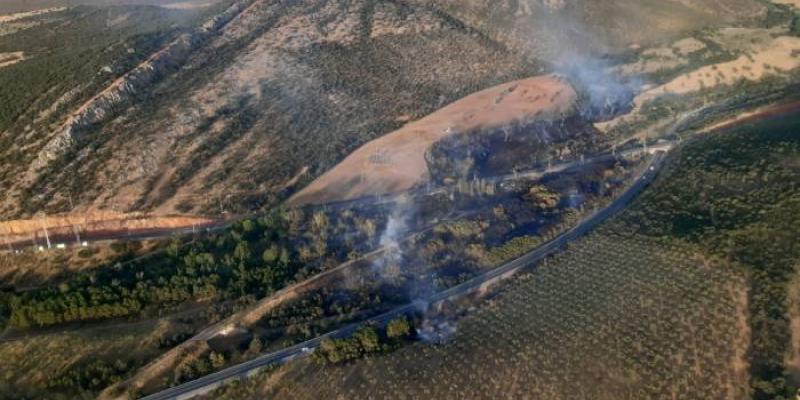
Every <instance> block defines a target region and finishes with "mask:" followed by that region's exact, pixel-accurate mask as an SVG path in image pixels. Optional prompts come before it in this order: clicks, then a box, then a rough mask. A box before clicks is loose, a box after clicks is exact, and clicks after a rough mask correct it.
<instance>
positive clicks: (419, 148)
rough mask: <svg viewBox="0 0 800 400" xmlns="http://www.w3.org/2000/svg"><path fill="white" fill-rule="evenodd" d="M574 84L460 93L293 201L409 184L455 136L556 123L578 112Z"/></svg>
mask: <svg viewBox="0 0 800 400" xmlns="http://www.w3.org/2000/svg"><path fill="white" fill-rule="evenodd" d="M575 102H576V94H575V91H574V89H572V87H571V86H570V85H569V84H568V83H567V82H566V81H565V80H564V79H563V77H557V76H542V77H536V78H528V79H524V80H521V81H515V82H509V83H505V84H503V85H500V86H497V87H493V88H489V89H486V90H483V91H481V92H478V93H474V94H471V95H469V96H467V97H465V98H463V99H459V100H458V101H456V102H455V103H453V104H450V105H448V106H445V107H443V108H441V109H439V110H437V111H436V112H435V113H433V114H430V115H427V116H425V117H424V118H421V119H419V120H417V121H414V122H412V123H409V124H407V125H405V126H404V127H403V128H401V129H399V130H397V131H394V132H392V133H389V134H387V135H384V136H382V137H380V138H379V139H376V140H373V141H371V142H369V143H367V144H366V145H364V146H362V147H360V148H359V149H357V150H356V151H354V152H353V153H351V154H350V155H349V156H348V157H347V158H346V159H345V160H344V161H342V162H341V163H340V164H338V165H337V166H336V167H335V168H334V169H332V170H330V171H328V172H326V173H325V174H323V175H322V176H321V177H320V178H319V179H317V180H315V181H314V182H312V183H311V184H310V185H309V186H307V187H305V188H304V189H303V190H302V191H300V192H299V193H297V194H296V195H295V196H294V197H293V198H292V199H291V201H290V203H292V204H307V203H315V204H324V203H330V202H334V201H343V200H352V199H356V198H359V197H363V196H369V195H383V194H389V193H398V192H402V191H405V190H409V189H411V188H412V187H414V186H415V185H419V184H423V183H425V182H426V181H427V180H428V179H429V178H430V176H429V175H430V174H429V172H428V165H427V163H426V159H425V158H426V153H427V152H429V151H430V149H431V147H432V146H433V145H434V144H436V143H438V142H440V141H442V140H445V139H448V138H450V137H452V136H459V135H480V134H481V132H486V131H492V130H498V129H502V128H507V127H509V126H512V125H531V124H533V123H535V122H550V123H556V122H557V121H560V120H562V119H565V118H566V117H567V116H569V115H572V114H573V113H575V112H576V108H577V107H576V104H575Z"/></svg>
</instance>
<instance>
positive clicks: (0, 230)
mask: <svg viewBox="0 0 800 400" xmlns="http://www.w3.org/2000/svg"><path fill="white" fill-rule="evenodd" d="M217 222H218V221H217V220H214V219H210V218H206V217H198V216H181V215H177V216H150V215H146V214H138V213H136V214H123V213H115V212H93V213H86V214H74V215H48V216H46V217H44V216H42V217H40V218H33V219H21V220H12V221H3V222H0V242H3V243H14V242H21V241H25V240H30V238H31V237H34V236H42V235H43V231H44V228H45V227H46V228H47V233H48V235H51V237H53V238H55V237H60V236H70V235H73V234H74V231H75V230H78V232H79V233H80V234H81V235H89V234H92V233H108V234H113V233H115V232H141V231H168V230H173V229H174V230H177V229H182V228H190V227H192V226H209V225H213V224H215V223H217Z"/></svg>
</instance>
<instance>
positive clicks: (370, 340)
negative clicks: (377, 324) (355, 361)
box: [353, 326, 381, 353]
mask: <svg viewBox="0 0 800 400" xmlns="http://www.w3.org/2000/svg"><path fill="white" fill-rule="evenodd" d="M353 338H354V339H355V340H356V341H358V344H359V345H360V346H361V348H362V349H363V350H364V352H365V353H372V352H375V351H378V349H380V346H381V343H380V339H379V338H378V332H376V331H375V328H373V327H371V326H362V327H360V328H358V330H357V331H356V333H355V334H354V335H353Z"/></svg>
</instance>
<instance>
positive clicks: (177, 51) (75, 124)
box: [32, 0, 254, 171]
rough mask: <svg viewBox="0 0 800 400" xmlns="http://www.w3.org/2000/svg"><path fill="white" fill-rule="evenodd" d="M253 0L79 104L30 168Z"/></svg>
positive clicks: (172, 66) (170, 67)
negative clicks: (81, 104)
mask: <svg viewBox="0 0 800 400" xmlns="http://www.w3.org/2000/svg"><path fill="white" fill-rule="evenodd" d="M253 1H254V0H242V1H238V2H236V3H234V4H233V5H231V6H230V7H228V8H227V9H226V10H225V11H224V12H222V13H220V14H218V15H216V16H214V17H213V18H211V19H210V20H208V21H206V22H205V23H204V24H203V25H202V26H201V27H199V28H197V29H195V30H194V31H193V32H191V33H186V34H183V35H181V36H180V37H178V38H177V39H175V40H173V41H172V42H171V43H169V44H168V45H167V46H166V47H164V48H163V49H161V50H160V51H158V52H157V53H155V54H153V55H152V56H150V57H149V58H148V59H147V60H146V61H145V62H143V63H142V64H140V65H139V66H137V67H136V68H134V69H133V70H131V71H129V72H128V73H126V74H125V75H124V76H122V77H120V78H119V79H117V80H116V81H114V83H112V84H111V85H110V86H109V87H108V88H106V89H105V90H103V91H102V92H101V93H99V94H98V95H96V96H95V97H93V98H92V99H91V100H89V101H88V102H87V103H85V104H84V105H83V106H81V107H80V108H79V109H78V110H77V111H76V112H75V113H73V114H72V115H71V116H70V117H69V118H68V119H67V121H66V122H65V123H64V124H63V125H62V127H61V128H60V129H59V131H58V132H57V134H56V135H55V136H54V137H53V138H52V139H50V141H49V142H47V144H46V145H45V146H44V148H42V150H41V151H40V152H39V154H38V156H37V159H36V162H34V163H33V164H32V167H33V170H34V171H35V170H39V169H41V168H42V167H45V166H47V165H48V164H49V163H50V162H52V161H54V160H56V159H58V158H59V157H61V156H62V155H64V153H65V152H67V151H68V150H69V149H70V147H72V146H73V145H74V144H75V143H76V142H77V141H78V140H79V139H80V138H81V135H82V134H84V133H86V132H88V131H90V130H91V128H92V127H93V126H95V125H97V124H99V123H101V122H103V121H105V120H106V119H107V118H108V117H109V116H110V115H113V114H114V113H115V112H116V111H119V109H121V108H123V107H125V105H126V104H127V103H128V102H129V101H130V100H131V99H132V97H133V96H135V95H136V94H137V93H138V92H141V91H143V90H145V89H146V88H147V87H149V86H150V85H152V84H154V83H155V82H156V81H158V80H159V79H161V78H162V77H163V76H165V75H167V74H169V73H170V72H172V71H175V70H176V69H177V68H178V67H180V65H181V64H182V63H183V62H184V61H185V60H186V59H187V58H188V56H189V55H190V54H191V53H192V51H193V50H195V49H196V48H197V47H199V46H201V45H202V44H203V43H205V42H206V40H207V39H208V38H209V37H210V36H211V35H214V34H216V33H217V32H219V31H220V30H221V29H222V28H223V27H225V25H226V24H227V23H229V22H230V21H232V20H233V19H234V18H236V17H237V16H238V15H239V14H240V13H241V12H242V11H244V10H245V9H246V8H247V6H248V5H249V4H250V3H252V2H253Z"/></svg>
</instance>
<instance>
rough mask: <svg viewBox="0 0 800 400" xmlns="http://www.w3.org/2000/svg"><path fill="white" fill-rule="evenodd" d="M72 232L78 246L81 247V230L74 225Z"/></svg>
mask: <svg viewBox="0 0 800 400" xmlns="http://www.w3.org/2000/svg"><path fill="white" fill-rule="evenodd" d="M72 232H74V233H75V242H77V243H78V246H80V245H81V228H79V227H78V226H77V225H75V224H73V225H72Z"/></svg>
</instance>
